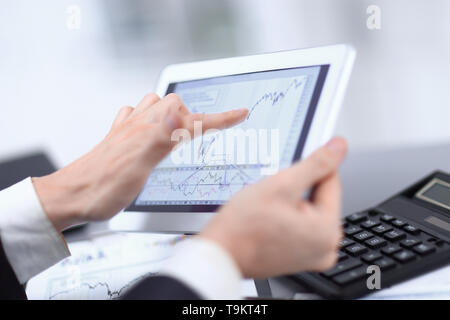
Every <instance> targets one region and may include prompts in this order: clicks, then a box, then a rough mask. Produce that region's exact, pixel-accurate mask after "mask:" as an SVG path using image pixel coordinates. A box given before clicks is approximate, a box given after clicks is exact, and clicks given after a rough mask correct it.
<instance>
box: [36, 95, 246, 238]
mask: <svg viewBox="0 0 450 320" xmlns="http://www.w3.org/2000/svg"><path fill="white" fill-rule="evenodd" d="M247 112H248V111H247V109H239V110H234V111H229V112H224V113H220V114H207V115H206V114H192V113H190V112H189V111H188V109H187V108H186V107H185V106H184V104H183V103H182V101H181V99H180V98H179V97H178V96H177V95H175V94H169V95H167V96H166V97H165V98H164V99H160V98H159V97H158V96H157V95H155V94H148V95H147V96H145V97H144V99H143V100H142V101H141V102H140V103H139V105H138V106H137V107H136V108H135V109H134V108H132V107H124V108H122V109H121V110H120V112H119V114H118V115H117V117H116V119H115V121H114V123H113V125H112V128H111V130H110V132H109V133H108V135H107V136H106V137H105V138H104V139H103V141H101V142H100V143H99V144H98V145H97V146H95V147H94V149H92V150H91V151H90V152H89V153H87V154H86V155H84V156H83V157H81V158H80V159H78V160H76V161H75V162H73V163H71V164H70V165H68V166H67V167H65V168H63V169H61V170H58V171H57V172H55V173H53V174H51V175H48V176H45V177H41V178H33V185H34V188H35V190H36V192H37V195H38V197H39V200H40V201H41V204H42V206H43V208H44V211H45V212H46V214H47V215H48V217H49V219H50V220H51V221H52V223H53V224H54V226H55V227H56V229H58V230H63V229H65V228H67V227H69V226H71V225H74V224H78V223H82V222H85V221H95V220H104V219H108V218H110V217H112V216H113V215H114V214H116V213H117V212H119V211H120V210H121V209H123V208H124V207H125V206H127V205H128V204H130V203H131V201H133V200H134V198H135V197H136V196H137V194H138V193H139V191H140V190H141V189H142V187H143V186H144V183H145V181H146V180H147V177H148V176H149V174H150V171H151V170H152V169H153V168H154V167H155V166H156V165H157V164H158V162H160V161H161V160H162V159H163V158H164V157H165V156H166V155H167V154H168V153H169V152H170V151H171V150H172V148H173V147H174V146H175V145H176V143H175V142H173V141H171V134H172V132H173V130H175V129H179V128H181V129H186V130H188V131H189V133H190V134H191V136H192V135H193V131H194V121H201V122H202V129H203V132H205V131H206V130H208V129H212V128H214V129H223V128H227V127H230V126H232V125H235V124H237V123H238V122H240V121H242V120H244V119H245V117H246V116H247Z"/></svg>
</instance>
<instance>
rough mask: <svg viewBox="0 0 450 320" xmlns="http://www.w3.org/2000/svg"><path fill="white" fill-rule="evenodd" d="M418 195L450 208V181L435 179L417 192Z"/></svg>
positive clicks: (420, 197)
mask: <svg viewBox="0 0 450 320" xmlns="http://www.w3.org/2000/svg"><path fill="white" fill-rule="evenodd" d="M416 197H418V198H419V199H422V200H424V201H427V202H430V203H433V204H435V205H438V206H440V207H443V208H445V209H447V210H450V183H447V182H445V181H442V180H440V179H433V180H431V181H430V182H429V183H428V184H427V185H426V186H425V187H423V188H422V189H421V190H420V191H419V192H418V193H417V195H416Z"/></svg>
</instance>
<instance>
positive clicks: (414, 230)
mask: <svg viewBox="0 0 450 320" xmlns="http://www.w3.org/2000/svg"><path fill="white" fill-rule="evenodd" d="M403 230H405V231H406V232H408V233H410V234H412V235H415V236H416V235H418V234H419V233H420V230H419V229H417V228H416V227H413V226H412V225H410V224H407V225H406V226H404V227H403Z"/></svg>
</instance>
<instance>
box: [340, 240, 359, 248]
mask: <svg viewBox="0 0 450 320" xmlns="http://www.w3.org/2000/svg"><path fill="white" fill-rule="evenodd" d="M354 243H355V241H353V240H351V239H349V238H344V239H342V240H341V242H340V245H341V248H345V247H346V246H349V245H351V244H354Z"/></svg>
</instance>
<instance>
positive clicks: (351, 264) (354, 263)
mask: <svg viewBox="0 0 450 320" xmlns="http://www.w3.org/2000/svg"><path fill="white" fill-rule="evenodd" d="M360 265H362V263H361V262H360V261H358V260H356V259H349V260H346V261H344V262H339V263H338V264H337V265H335V266H334V267H333V268H331V269H330V270H328V271H325V272H323V273H322V275H323V276H325V277H333V276H335V275H337V274H339V273H342V272H344V271H347V270H350V269H353V268H356V267H359V266H360Z"/></svg>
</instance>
